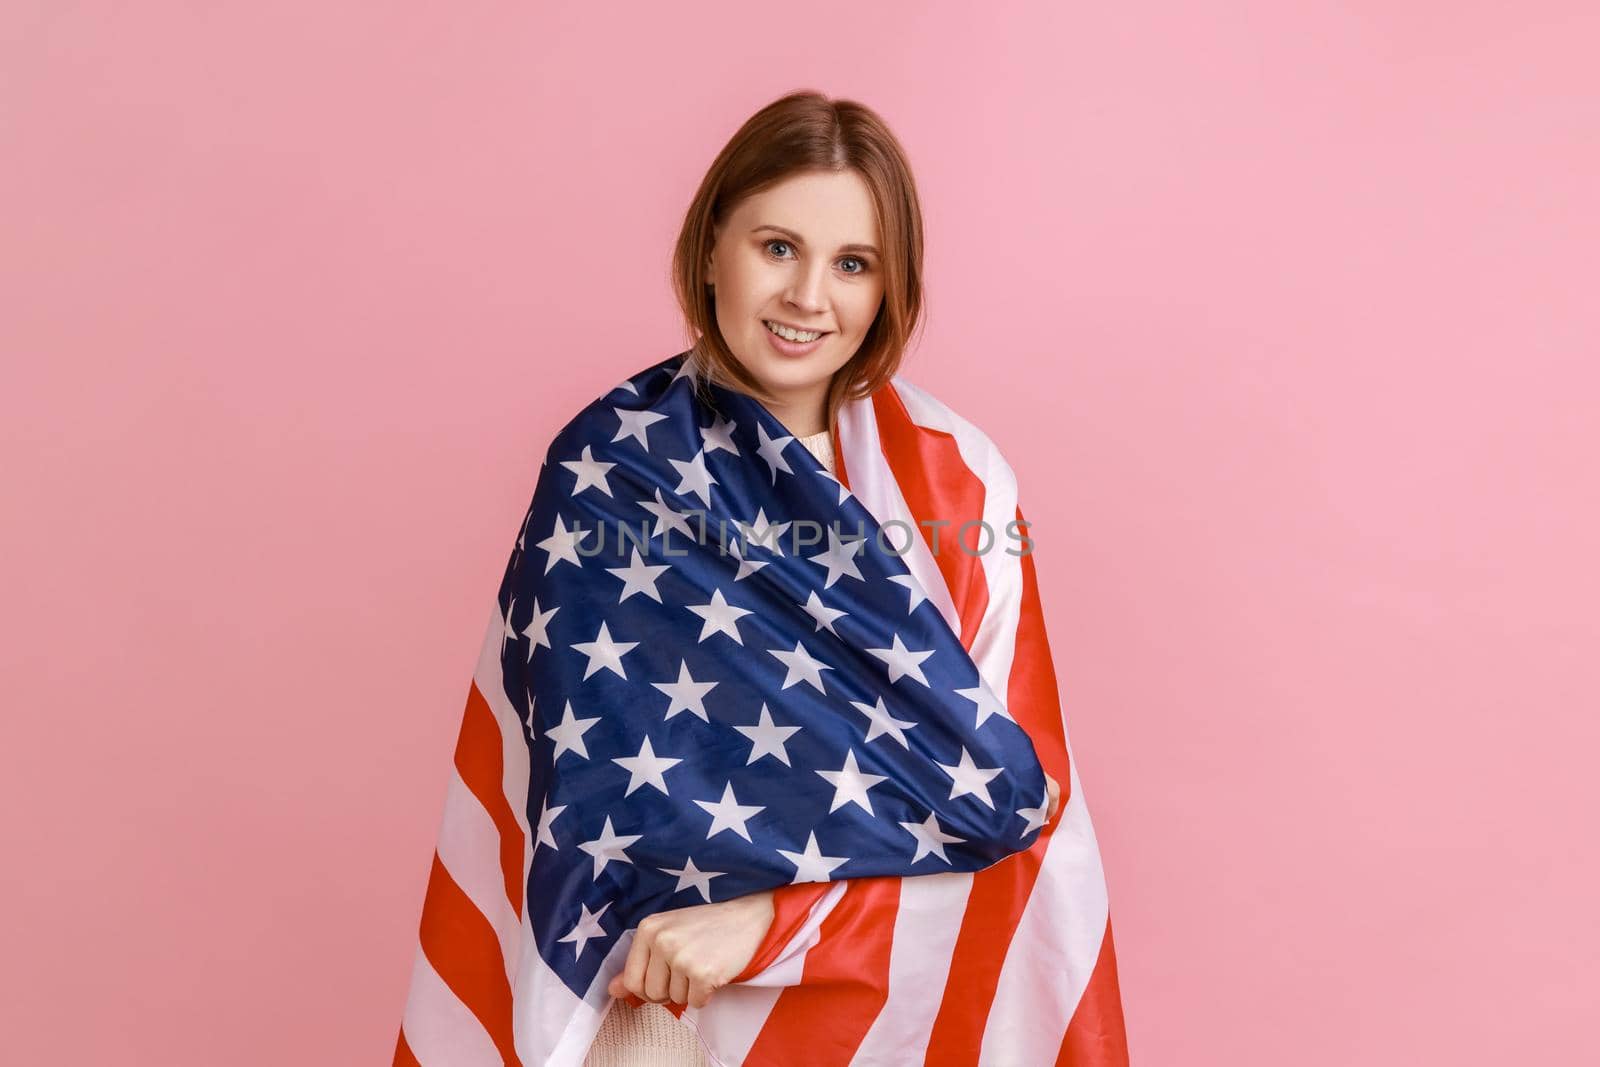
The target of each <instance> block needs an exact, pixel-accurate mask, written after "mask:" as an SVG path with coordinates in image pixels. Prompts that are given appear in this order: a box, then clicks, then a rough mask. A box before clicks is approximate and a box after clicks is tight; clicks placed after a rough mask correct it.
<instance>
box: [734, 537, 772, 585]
mask: <svg viewBox="0 0 1600 1067" xmlns="http://www.w3.org/2000/svg"><path fill="white" fill-rule="evenodd" d="M728 555H730V556H732V557H733V558H734V559H736V560H738V561H739V569H738V571H737V572H735V573H734V576H733V580H734V581H736V582H740V581H743V580H744V579H746V578H748V577H750V576H751V575H752V574H754V573H755V572H756V571H758V570H760V569H761V568H762V567H765V566H766V565H767V561H766V560H756V559H745V558H744V556H742V555H740V554H739V539H738V538H736V537H735V538H730V539H729V540H728Z"/></svg>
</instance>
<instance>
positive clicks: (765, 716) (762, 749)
mask: <svg viewBox="0 0 1600 1067" xmlns="http://www.w3.org/2000/svg"><path fill="white" fill-rule="evenodd" d="M734 729H735V730H738V731H739V732H740V733H741V734H744V735H745V736H746V737H748V738H749V739H750V758H749V759H747V760H745V761H744V763H745V766H746V767H748V766H750V764H752V763H754V762H755V761H756V760H758V759H760V758H761V757H762V756H771V757H772V758H773V759H775V760H778V761H779V762H781V763H782V764H783V765H784V766H785V767H792V766H794V764H792V763H790V762H789V750H788V749H786V748H784V747H783V745H784V742H786V741H788V740H789V738H790V737H792V736H793V735H795V734H797V733H799V732H800V727H798V726H779V725H778V724H777V723H775V722H773V721H772V712H770V711H768V710H767V705H766V702H765V701H762V703H761V718H760V719H759V720H758V721H757V722H756V724H755V725H754V726H735V727H734Z"/></svg>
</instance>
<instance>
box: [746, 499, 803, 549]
mask: <svg viewBox="0 0 1600 1067" xmlns="http://www.w3.org/2000/svg"><path fill="white" fill-rule="evenodd" d="M793 525H794V524H793V523H791V522H768V521H767V509H766V508H764V507H763V508H757V509H756V518H755V521H754V522H741V523H739V530H740V532H741V533H742V534H743V535H744V540H745V543H746V544H749V545H755V546H757V547H758V548H764V549H766V550H767V551H768V552H771V553H772V554H773V555H774V556H781V555H783V535H784V533H785V532H786V531H787V530H788V529H789V527H790V526H793Z"/></svg>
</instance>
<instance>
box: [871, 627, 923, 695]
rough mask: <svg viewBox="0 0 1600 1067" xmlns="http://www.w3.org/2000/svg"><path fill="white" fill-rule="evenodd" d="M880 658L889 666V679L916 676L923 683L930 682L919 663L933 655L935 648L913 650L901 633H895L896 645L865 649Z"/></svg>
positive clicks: (896, 679)
mask: <svg viewBox="0 0 1600 1067" xmlns="http://www.w3.org/2000/svg"><path fill="white" fill-rule="evenodd" d="M865 651H866V652H869V653H871V654H872V655H874V656H877V657H878V658H879V659H881V660H883V662H884V665H885V666H886V667H888V668H889V681H890V682H891V683H894V682H898V681H899V680H900V679H902V678H905V677H908V676H909V677H912V678H915V679H916V680H917V681H919V682H921V683H922V684H923V685H927V684H928V679H927V676H926V675H924V674H923V673H922V668H921V667H920V666H919V664H920V663H921V662H922V661H923V660H925V659H927V658H928V657H929V656H931V655H933V649H931V648H930V649H928V650H927V651H925V652H913V651H911V650H910V649H909V648H907V647H906V646H905V644H904V643H902V642H901V640H900V635H899V634H895V635H894V645H893V647H891V648H869V649H866V650H865Z"/></svg>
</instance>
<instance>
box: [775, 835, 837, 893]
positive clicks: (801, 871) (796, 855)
mask: <svg viewBox="0 0 1600 1067" xmlns="http://www.w3.org/2000/svg"><path fill="white" fill-rule="evenodd" d="M778 855H780V856H782V857H783V858H784V859H786V860H788V861H789V862H790V863H792V864H794V882H793V883H791V884H794V885H798V884H799V883H801V882H826V881H827V880H828V875H830V874H832V873H833V869H834V868H835V867H837V866H839V865H840V864H841V863H846V862H848V861H849V859H850V857H848V856H824V855H823V854H822V850H821V849H819V848H818V847H817V832H816V831H815V830H813V831H811V836H810V837H809V838H807V839H806V850H805V851H804V852H789V851H787V850H785V849H781V848H780V849H778Z"/></svg>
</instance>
